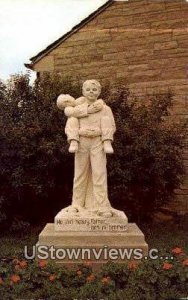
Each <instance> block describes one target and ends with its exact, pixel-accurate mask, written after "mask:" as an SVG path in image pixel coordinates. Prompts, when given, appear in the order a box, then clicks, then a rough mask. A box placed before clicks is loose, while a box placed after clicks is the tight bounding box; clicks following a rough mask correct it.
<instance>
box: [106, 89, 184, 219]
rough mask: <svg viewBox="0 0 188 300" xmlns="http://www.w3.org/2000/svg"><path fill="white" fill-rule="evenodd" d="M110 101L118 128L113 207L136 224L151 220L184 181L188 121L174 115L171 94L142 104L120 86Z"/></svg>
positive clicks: (113, 161)
mask: <svg viewBox="0 0 188 300" xmlns="http://www.w3.org/2000/svg"><path fill="white" fill-rule="evenodd" d="M108 101H109V104H110V107H111V108H112V111H113V112H114V115H115V120H116V125H117V133H116V136H115V142H114V147H115V156H114V158H111V157H110V159H109V163H110V165H109V183H110V185H109V187H110V195H111V197H112V200H113V204H114V206H115V207H117V205H118V207H119V208H121V209H122V208H124V211H126V212H128V215H129V216H132V217H133V219H134V220H135V219H136V220H138V221H139V220H143V219H148V217H150V218H152V216H153V214H154V213H155V211H157V210H159V208H160V207H161V206H163V205H164V204H165V203H167V202H169V201H170V200H171V199H172V198H173V196H174V189H176V188H178V187H179V186H180V183H181V181H182V179H183V175H184V172H185V170H184V166H183V158H182V153H183V147H184V138H185V133H186V122H185V121H182V122H181V121H180V120H178V121H177V120H175V119H174V118H172V116H170V113H171V108H172V105H173V97H172V94H171V93H170V92H169V93H166V94H163V95H153V96H152V97H151V98H149V97H146V99H145V101H144V102H143V101H140V99H139V98H138V99H136V98H135V97H134V96H133V95H131V94H130V92H129V90H128V89H127V88H126V87H125V86H123V85H121V86H120V87H119V86H117V87H115V88H114V89H113V92H112V93H111V95H110V96H109V99H108ZM117 103H118V105H117Z"/></svg>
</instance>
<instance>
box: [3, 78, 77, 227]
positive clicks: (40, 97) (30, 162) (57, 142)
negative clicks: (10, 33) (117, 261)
mask: <svg viewBox="0 0 188 300" xmlns="http://www.w3.org/2000/svg"><path fill="white" fill-rule="evenodd" d="M76 91H77V93H78V91H79V90H78V87H75V86H74V85H71V84H70V81H69V80H66V81H64V80H60V78H59V77H58V76H57V75H55V76H54V77H53V78H50V77H49V76H48V75H46V76H44V77H43V79H42V80H41V81H40V82H38V81H36V82H35V84H34V85H33V86H30V85H29V75H14V76H12V77H11V79H10V80H9V82H8V83H7V85H6V88H5V87H4V86H3V87H2V94H3V97H2V99H1V108H0V128H1V136H0V145H1V146H0V147H1V151H0V162H1V163H0V177H1V187H0V193H1V195H2V196H1V197H2V198H1V199H2V200H3V199H5V200H6V201H4V202H3V203H2V209H3V210H4V212H5V215H6V216H7V222H8V223H9V224H10V223H11V222H12V220H14V218H15V217H16V221H15V222H14V224H15V223H17V224H18V222H19V220H20V222H22V220H23V221H30V222H36V221H39V220H40V221H42V218H44V219H45V217H46V215H48V218H49V217H51V218H52V217H53V216H54V214H55V213H56V211H58V209H60V208H62V206H63V205H65V204H66V202H67V203H68V202H70V196H71V193H70V186H71V184H72V176H73V174H72V173H73V166H72V165H73V162H72V160H71V156H70V155H69V154H68V151H67V148H68V147H67V142H66V138H65V134H64V125H65V117H64V115H63V112H61V111H58V109H57V107H56V98H57V96H58V95H59V94H60V93H68V92H70V93H71V94H73V95H74V96H75V97H76V96H78V95H77V94H76ZM70 170H71V171H70ZM63 199H66V200H63ZM54 200H55V204H56V205H54ZM63 201H64V202H63ZM62 202H63V203H62ZM49 211H50V214H49V213H48V212H49ZM14 227H15V226H14ZM18 227H21V225H20V224H19V225H18Z"/></svg>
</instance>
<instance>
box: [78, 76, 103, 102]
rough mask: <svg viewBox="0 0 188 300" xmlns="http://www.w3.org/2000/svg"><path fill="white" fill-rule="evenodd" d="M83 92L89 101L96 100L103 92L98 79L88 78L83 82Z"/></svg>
mask: <svg viewBox="0 0 188 300" xmlns="http://www.w3.org/2000/svg"><path fill="white" fill-rule="evenodd" d="M82 92H83V95H84V96H85V97H86V98H87V99H88V100H89V101H91V102H94V101H96V100H97V98H98V97H99V95H100V93H101V85H100V83H99V82H98V81H97V80H94V79H92V80H86V81H85V82H84V84H83V87H82Z"/></svg>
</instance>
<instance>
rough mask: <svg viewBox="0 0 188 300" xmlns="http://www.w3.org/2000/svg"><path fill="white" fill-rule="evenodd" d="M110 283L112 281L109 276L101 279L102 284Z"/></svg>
mask: <svg viewBox="0 0 188 300" xmlns="http://www.w3.org/2000/svg"><path fill="white" fill-rule="evenodd" d="M109 281H110V277H109V276H107V277H103V278H102V279H101V282H102V283H104V284H108V283H109Z"/></svg>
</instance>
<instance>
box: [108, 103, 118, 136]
mask: <svg viewBox="0 0 188 300" xmlns="http://www.w3.org/2000/svg"><path fill="white" fill-rule="evenodd" d="M106 116H107V117H109V118H110V120H111V125H112V130H113V133H115V132H116V123H115V120H114V115H113V113H112V110H111V108H110V107H109V106H107V105H106Z"/></svg>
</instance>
